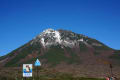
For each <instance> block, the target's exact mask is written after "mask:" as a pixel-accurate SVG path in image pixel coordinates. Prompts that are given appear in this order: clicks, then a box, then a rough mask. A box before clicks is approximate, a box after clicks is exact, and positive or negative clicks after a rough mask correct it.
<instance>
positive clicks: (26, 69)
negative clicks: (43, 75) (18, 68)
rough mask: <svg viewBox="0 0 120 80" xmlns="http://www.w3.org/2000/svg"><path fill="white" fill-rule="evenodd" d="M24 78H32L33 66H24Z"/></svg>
mask: <svg viewBox="0 0 120 80" xmlns="http://www.w3.org/2000/svg"><path fill="white" fill-rule="evenodd" d="M23 77H32V64H23Z"/></svg>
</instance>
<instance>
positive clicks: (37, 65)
mask: <svg viewBox="0 0 120 80" xmlns="http://www.w3.org/2000/svg"><path fill="white" fill-rule="evenodd" d="M35 66H36V69H37V79H38V80H39V76H38V67H39V66H41V63H40V61H39V59H37V60H36V62H35Z"/></svg>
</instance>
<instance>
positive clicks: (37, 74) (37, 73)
mask: <svg viewBox="0 0 120 80" xmlns="http://www.w3.org/2000/svg"><path fill="white" fill-rule="evenodd" d="M37 80H39V79H38V66H37Z"/></svg>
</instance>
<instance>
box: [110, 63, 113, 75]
mask: <svg viewBox="0 0 120 80" xmlns="http://www.w3.org/2000/svg"><path fill="white" fill-rule="evenodd" d="M112 68H113V66H112V64H110V72H111V76H112V77H113V71H112Z"/></svg>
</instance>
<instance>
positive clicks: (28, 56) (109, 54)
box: [0, 29, 120, 75]
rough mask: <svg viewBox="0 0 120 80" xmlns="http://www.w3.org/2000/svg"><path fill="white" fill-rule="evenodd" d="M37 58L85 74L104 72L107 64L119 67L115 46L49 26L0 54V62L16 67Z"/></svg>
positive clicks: (51, 66)
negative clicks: (5, 52) (10, 50)
mask: <svg viewBox="0 0 120 80" xmlns="http://www.w3.org/2000/svg"><path fill="white" fill-rule="evenodd" d="M37 58H38V59H39V60H40V61H41V63H42V66H43V67H46V68H54V69H56V70H58V71H61V72H62V71H63V72H72V73H73V72H74V73H79V72H83V74H84V75H87V74H92V73H90V71H91V70H92V71H93V74H96V71H98V72H99V73H101V75H104V73H105V72H106V74H107V73H108V69H109V64H112V65H114V68H115V69H117V70H116V71H120V69H119V66H120V65H119V64H120V51H119V50H114V49H112V48H110V47H108V46H106V45H105V44H103V43H101V42H99V41H98V40H96V39H92V38H90V37H88V36H85V35H82V34H77V33H74V32H72V31H67V30H53V29H46V30H44V31H43V32H42V33H40V34H39V35H37V36H36V37H35V38H34V39H32V40H31V41H29V42H28V43H26V44H24V45H23V46H21V47H20V48H18V49H16V50H14V51H12V52H10V53H9V54H7V55H5V56H2V57H0V66H1V67H3V66H4V67H20V66H22V64H25V63H33V64H34V62H35V60H36V59H37ZM78 70H79V71H78ZM104 70H106V71H104ZM75 71H76V72H75ZM77 71H78V72H77ZM86 72H87V73H86ZM96 75H100V74H96Z"/></svg>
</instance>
